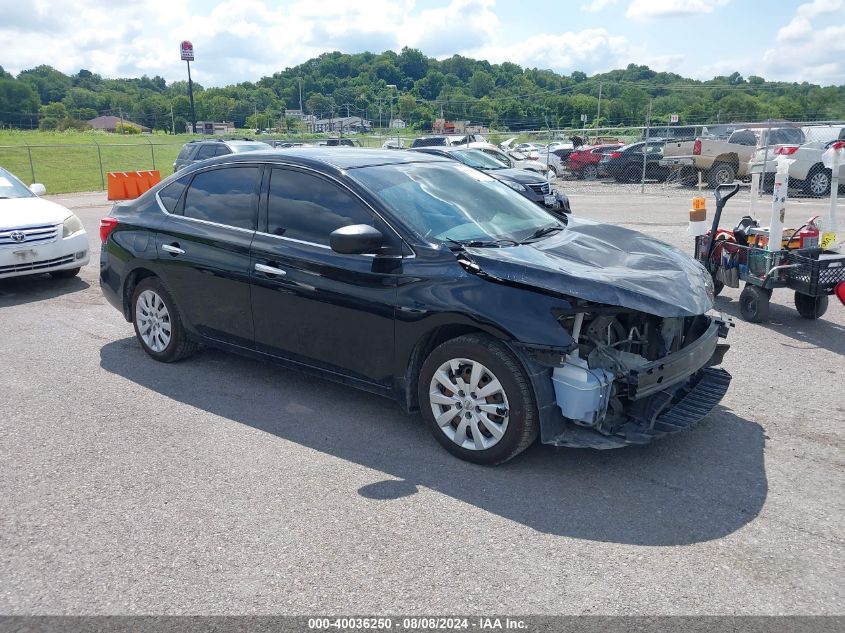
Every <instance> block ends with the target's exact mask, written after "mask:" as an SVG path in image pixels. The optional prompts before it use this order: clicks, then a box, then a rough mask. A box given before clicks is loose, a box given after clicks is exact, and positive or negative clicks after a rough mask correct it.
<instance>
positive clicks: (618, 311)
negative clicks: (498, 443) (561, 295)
mask: <svg viewBox="0 0 845 633" xmlns="http://www.w3.org/2000/svg"><path fill="white" fill-rule="evenodd" d="M557 316H558V319H559V321H560V323H561V325H562V326H563V327H564V328H566V329H567V331H569V332H570V333H571V334H572V338H573V340H574V341H577V342H578V344H577V346H573V348H572V350H571V351H569V352H568V353H566V354H553V353H548V352H546V353H538V350H536V349H535V350H529V354H530V355H531V357H532V359H533V362H534V363H538V362H539V363H540V364H543V365H545V366H546V367H549V368H550V369H551V383H552V390H553V397H554V403H555V408H557V409H558V410H559V414H557V413H558V412H556V411H554V410H548V407H546V409H547V410H546V411H545V412H543V413H544V414H542V415H541V439H542V441H543V443H545V444H552V445H555V446H571V447H585V446H588V447H593V448H614V447H617V446H624V445H626V444H645V443H648V442H650V441H651V440H652V439H655V438H659V437H662V436H665V435H669V434H672V433H677V432H680V431H684V430H687V429H689V428H691V427H693V426H694V425H695V424H697V423H698V422H699V421H700V420H701V419H702V418H704V417H705V416H706V415H707V414H708V413H709V412H710V411H711V410H712V409H713V408H714V407H715V406H716V405H717V404H718V403H719V401H720V400H721V399H722V398H723V397H724V395H725V393H726V392H727V389H728V386H729V385H730V381H731V376H730V374H729V373H728V372H727V371H725V370H724V369H721V368H717V367H716V365H719V364H720V363H721V362H722V358H723V356H724V355H725V352H726V351H727V350H728V347H729V346H728V345H727V344H726V343H721V342H720V339H724V338H725V337H726V336H727V333H728V329H729V328H730V327H731V326H732V323H731V321H730V320H729V319H726V318H720V317H714V316H709V315H698V316H692V317H657V316H654V315H650V314H646V313H643V312H638V311H635V310H626V309H623V308H613V307H611V306H601V305H595V306H590V305H588V304H585V302H581V303H580V304H578V303H576V304H575V305H573V308H572V309H571V310H566V311H561V312H560V313H559V314H558V315H557ZM546 400H548V398H546ZM584 431H591V432H588V433H585V432H584ZM596 433H598V435H596Z"/></svg>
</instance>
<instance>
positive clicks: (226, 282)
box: [156, 165, 262, 348]
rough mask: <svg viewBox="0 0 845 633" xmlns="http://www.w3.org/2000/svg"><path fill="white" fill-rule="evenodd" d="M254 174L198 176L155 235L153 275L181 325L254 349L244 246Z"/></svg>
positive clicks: (249, 170) (236, 169)
mask: <svg viewBox="0 0 845 633" xmlns="http://www.w3.org/2000/svg"><path fill="white" fill-rule="evenodd" d="M261 172H262V168H261V166H259V165H237V166H221V167H212V168H209V169H205V170H202V171H199V172H197V173H196V174H194V175H193V177H192V178H191V179H190V183H189V184H188V186H187V188H186V190H185V191H184V193H182V194H181V197H180V198H179V199H178V201H177V202H176V203H173V204H172V208H171V209H169V212H170V213H169V215H168V216H167V218H166V219H165V221H164V222H163V223H162V225H161V227H160V228H159V230H158V233H157V235H156V250H157V258H158V263H159V270H160V274H161V276H162V279H163V281H164V283H165V285H166V286H167V287H168V289H169V290H170V291H171V294H172V295H173V299H174V301H175V302H176V304H177V306H178V307H179V310H180V312H181V313H182V314H183V316H184V317H185V319H186V320H187V322H188V324H189V325H190V326H192V327H193V328H194V329H196V331H198V332H199V333H200V334H202V335H203V336H206V337H209V338H212V339H214V340H218V341H222V342H225V343H230V344H233V345H238V346H240V347H246V348H252V347H254V332H253V327H252V317H251V314H250V246H251V244H252V239H253V237H254V235H255V226H256V222H257V215H258V192H259V187H260V182H261ZM163 202H165V204H166V205H170V204H171V203H172V201H163Z"/></svg>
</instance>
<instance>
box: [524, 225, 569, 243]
mask: <svg viewBox="0 0 845 633" xmlns="http://www.w3.org/2000/svg"><path fill="white" fill-rule="evenodd" d="M565 228H566V227H564V226H561V225H560V224H548V225H546V226H541V227H540V228H539V229H537V230H536V231H534V232H533V233H532V234H531V235H530V236H528V237H527V238H525V239H524V240H522V241H521V242H520V244H525V243H526V242H528V241H529V240H536V239H539V238H541V237H545V236H546V235H551V234H552V233H557V232H558V231H562V230H563V229H565Z"/></svg>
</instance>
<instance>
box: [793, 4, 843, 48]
mask: <svg viewBox="0 0 845 633" xmlns="http://www.w3.org/2000/svg"><path fill="white" fill-rule="evenodd" d="M842 11H845V0H813V2H807V3H806V4H802V5H800V6H799V7H798V8H797V9H796V10H795V16H794V17H793V18H792V20H790V22H789V24H787V25H786V26H784V27H782V28H781V29H780V30H779V31H778V34H777V41H778V42H789V41H798V40H802V39H804V38H806V37H808V36H809V35H811V34H812V31H813V27H812V24H811V21H812V20H813V18H816V17H818V16H820V15H825V14H833V13H838V12H842Z"/></svg>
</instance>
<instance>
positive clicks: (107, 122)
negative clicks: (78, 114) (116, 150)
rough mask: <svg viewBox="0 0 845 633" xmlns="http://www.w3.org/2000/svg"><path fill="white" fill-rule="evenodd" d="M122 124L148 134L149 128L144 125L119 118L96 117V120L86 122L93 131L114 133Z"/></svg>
mask: <svg viewBox="0 0 845 633" xmlns="http://www.w3.org/2000/svg"><path fill="white" fill-rule="evenodd" d="M121 123H123V125H126V126H129V125H131V126H133V127H136V128H138V129H139V130H141V131H142V132H149V131H150V128H148V127H147V126H146V125H141V124H140V123H135V122H134V121H130V120H129V119H127V118H123V119H121V118H120V117H119V116H98V117H97V118H96V119H91V120H90V121H88V125H90V126H91V127H92V128H94V129H95V130H103V131H105V132H114V131H115V130H117V128H118V126H119V125H120V124H121Z"/></svg>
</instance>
